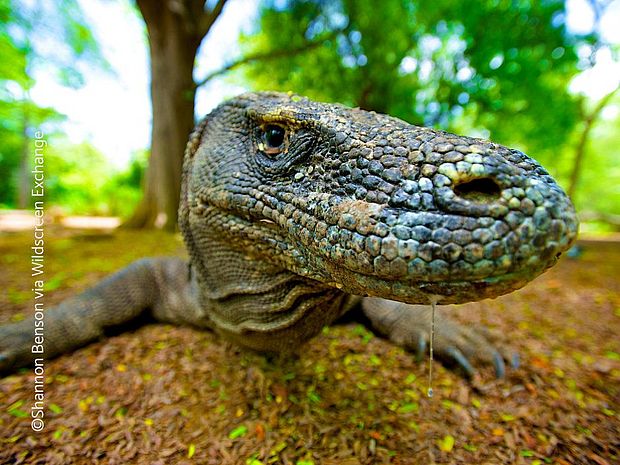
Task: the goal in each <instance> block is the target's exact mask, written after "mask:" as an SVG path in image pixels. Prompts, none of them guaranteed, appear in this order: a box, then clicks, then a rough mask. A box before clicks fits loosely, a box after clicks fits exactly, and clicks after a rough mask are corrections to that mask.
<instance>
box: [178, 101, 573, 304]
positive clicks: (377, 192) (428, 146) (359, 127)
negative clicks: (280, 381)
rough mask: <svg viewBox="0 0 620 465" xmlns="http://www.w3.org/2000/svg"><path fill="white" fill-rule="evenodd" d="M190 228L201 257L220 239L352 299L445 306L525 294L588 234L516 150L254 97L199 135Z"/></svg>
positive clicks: (189, 193)
mask: <svg viewBox="0 0 620 465" xmlns="http://www.w3.org/2000/svg"><path fill="white" fill-rule="evenodd" d="M180 223H181V229H182V231H183V233H184V236H185V239H186V241H187V242H188V247H189V249H190V251H192V250H193V249H196V248H198V249H199V248H200V247H208V246H207V245H205V240H201V241H196V239H195V238H196V237H198V236H201V235H202V236H203V237H204V231H205V230H209V231H211V233H210V234H212V236H210V237H216V236H217V237H220V238H225V241H226V242H227V243H228V244H229V245H230V247H231V248H234V249H237V250H239V251H241V252H242V253H243V254H245V255H246V256H248V257H251V258H252V259H256V260H262V261H266V262H268V263H271V264H273V265H276V266H279V267H282V268H283V269H287V270H289V271H291V272H294V273H296V274H298V275H301V276H304V277H308V278H312V279H314V280H317V281H320V282H322V283H323V284H328V285H330V286H333V287H336V288H339V289H342V290H343V291H345V292H348V293H351V294H357V295H373V296H379V297H383V298H387V299H392V300H399V301H403V302H409V303H428V302H429V301H430V300H437V301H438V302H439V303H445V304H447V303H463V302H468V301H473V300H481V299H483V298H487V297H497V296H499V295H502V294H505V293H508V292H511V291H513V290H515V289H518V288H520V287H522V286H523V285H524V284H526V283H527V282H528V281H530V280H532V279H533V278H535V277H536V276H538V275H539V274H540V273H542V272H543V271H545V270H546V269H547V268H549V267H550V266H552V265H553V264H554V263H555V262H556V261H557V259H558V257H559V256H560V254H561V253H562V252H563V251H565V250H566V249H567V248H569V247H570V245H571V244H572V243H573V241H574V239H575V237H576V234H577V226H578V223H577V219H576V215H575V211H574V208H573V206H572V204H571V202H570V200H569V199H568V197H567V196H566V194H565V193H564V192H563V191H562V189H561V188H560V187H559V186H558V185H557V184H556V182H555V181H554V180H553V178H552V177H551V176H550V175H549V174H548V173H547V171H545V169H544V168H542V167H541V166H540V165H539V164H538V163H537V162H536V161H534V160H532V159H531V158H529V157H527V156H526V155H524V154H523V153H521V152H519V151H518V150H513V149H509V148H506V147H503V146H501V145H498V144H495V143H492V142H488V141H485V140H481V139H474V138H470V137H463V136H457V135H454V134H450V133H446V132H443V131H437V130H433V129H427V128H421V127H417V126H413V125H410V124H408V123H406V122H404V121H401V120H399V119H396V118H393V117H389V116H385V115H381V114H376V113H373V112H367V111H363V110H359V109H351V108H346V107H343V106H341V105H333V104H324V103H317V102H313V101H310V100H308V99H305V98H301V97H297V96H294V95H289V94H279V93H250V94H244V95H242V96H239V97H237V98H235V99H233V100H231V101H229V102H226V103H224V104H222V105H221V106H220V107H218V108H217V109H215V110H214V111H213V112H212V113H211V114H210V115H208V116H207V117H206V118H205V120H204V121H203V123H202V124H201V125H199V127H198V129H197V130H196V132H195V133H194V134H193V136H192V138H191V140H190V143H189V145H188V149H187V151H186V159H185V167H184V180H183V193H182V201H181V209H180ZM197 253H198V254H202V255H203V256H204V255H208V253H207V251H206V250H205V251H204V254H203V252H201V251H198V252H197ZM207 259H208V258H207Z"/></svg>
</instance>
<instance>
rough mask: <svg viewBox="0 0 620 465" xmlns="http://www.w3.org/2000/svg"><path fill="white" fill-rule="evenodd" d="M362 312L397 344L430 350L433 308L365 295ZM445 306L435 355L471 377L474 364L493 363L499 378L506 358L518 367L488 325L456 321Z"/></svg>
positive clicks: (438, 318)
mask: <svg viewBox="0 0 620 465" xmlns="http://www.w3.org/2000/svg"><path fill="white" fill-rule="evenodd" d="M361 307H362V311H363V313H364V315H365V316H366V318H368V319H369V320H370V323H371V325H372V327H373V329H374V330H376V331H377V332H378V333H380V334H381V335H383V336H385V337H387V338H388V339H390V340H391V341H392V342H394V343H395V344H397V345H399V346H402V347H404V348H406V349H408V350H412V351H414V352H416V353H417V356H418V359H421V358H422V357H423V356H424V355H425V354H426V352H427V350H428V345H429V335H430V330H429V329H430V325H431V307H430V305H407V304H403V303H400V302H394V301H390V300H384V299H378V298H370V297H369V298H364V299H363V300H362V303H361ZM446 313H447V312H446V311H444V309H442V308H437V309H436V315H435V337H434V344H433V352H434V354H435V356H436V357H437V358H438V359H440V360H443V361H446V362H448V363H456V364H457V365H458V366H460V367H461V368H462V369H463V370H464V371H465V373H466V374H467V375H468V376H473V374H474V372H475V370H474V366H473V365H474V364H476V363H492V364H493V365H494V366H495V373H496V375H497V376H498V377H502V376H504V374H505V363H504V360H508V361H510V363H511V365H512V366H513V367H516V366H518V358H517V357H516V355H509V354H508V351H507V350H505V349H504V348H500V347H496V345H495V342H496V341H494V340H493V339H495V338H493V337H492V336H491V334H490V333H489V332H488V330H487V329H486V328H483V327H481V328H471V327H467V326H463V325H460V324H458V323H456V322H454V321H452V320H451V319H450V318H449V317H448V316H447V315H446Z"/></svg>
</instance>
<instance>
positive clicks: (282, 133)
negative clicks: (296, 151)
mask: <svg viewBox="0 0 620 465" xmlns="http://www.w3.org/2000/svg"><path fill="white" fill-rule="evenodd" d="M285 140H286V129H284V128H283V127H281V126H276V125H275V124H269V125H267V126H266V127H265V129H263V135H262V142H263V143H264V145H265V149H264V150H265V153H267V154H269V155H277V154H279V153H281V152H282V151H283V150H284V145H285Z"/></svg>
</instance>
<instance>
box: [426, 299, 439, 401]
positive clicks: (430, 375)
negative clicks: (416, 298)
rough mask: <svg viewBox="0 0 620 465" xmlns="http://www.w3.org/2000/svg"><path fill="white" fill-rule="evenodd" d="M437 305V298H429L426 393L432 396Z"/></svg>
mask: <svg viewBox="0 0 620 465" xmlns="http://www.w3.org/2000/svg"><path fill="white" fill-rule="evenodd" d="M436 305H437V299H436V298H433V299H432V300H431V328H430V332H429V337H428V339H429V348H430V351H429V359H428V390H427V391H426V395H427V396H428V397H433V342H434V341H435V307H436Z"/></svg>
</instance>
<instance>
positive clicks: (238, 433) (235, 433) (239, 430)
mask: <svg viewBox="0 0 620 465" xmlns="http://www.w3.org/2000/svg"><path fill="white" fill-rule="evenodd" d="M247 432H248V427H247V426H245V425H240V426H237V427H236V428H235V429H233V430H232V431H231V432H230V433H228V437H229V438H230V439H237V438H240V437H243V436H245V435H246V434H247Z"/></svg>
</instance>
